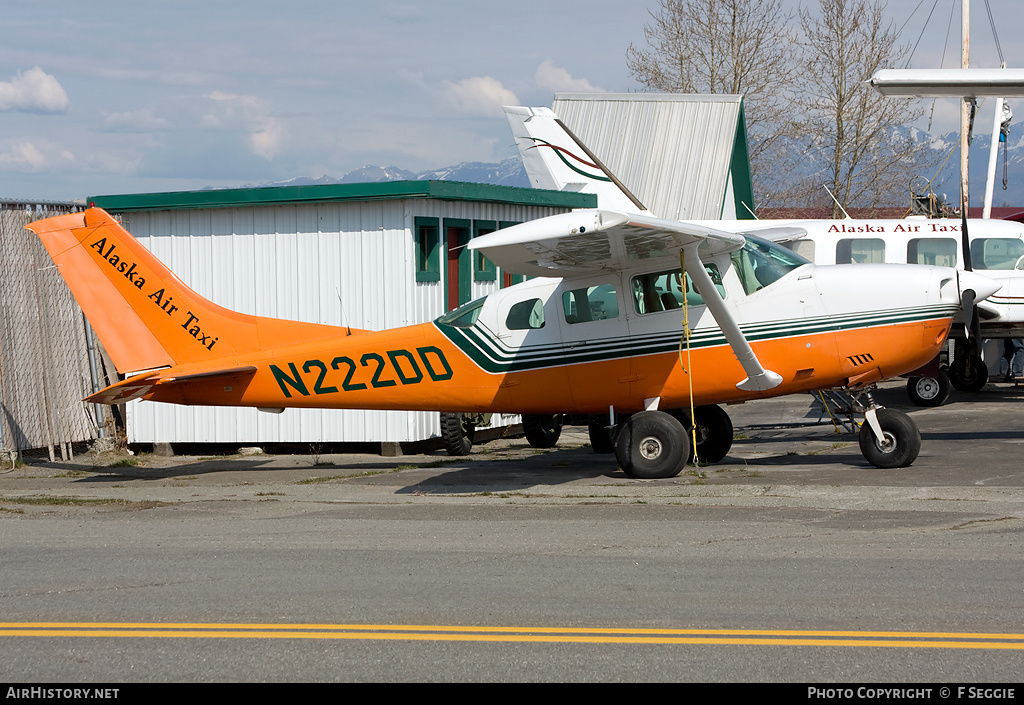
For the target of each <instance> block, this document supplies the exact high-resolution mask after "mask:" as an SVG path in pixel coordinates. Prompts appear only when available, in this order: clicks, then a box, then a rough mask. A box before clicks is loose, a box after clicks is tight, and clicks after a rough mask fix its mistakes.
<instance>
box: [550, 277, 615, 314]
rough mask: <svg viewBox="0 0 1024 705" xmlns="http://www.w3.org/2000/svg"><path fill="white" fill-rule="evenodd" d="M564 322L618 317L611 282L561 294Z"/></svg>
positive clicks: (613, 288) (613, 287)
mask: <svg viewBox="0 0 1024 705" xmlns="http://www.w3.org/2000/svg"><path fill="white" fill-rule="evenodd" d="M562 310H563V311H564V312H565V322H566V323H586V322H588V321H600V320H605V319H609V318H618V317H619V301H618V298H617V295H616V292H615V286H614V285H613V284H600V285H598V286H590V287H586V286H585V287H583V288H581V289H573V290H572V291H567V292H565V293H564V294H562Z"/></svg>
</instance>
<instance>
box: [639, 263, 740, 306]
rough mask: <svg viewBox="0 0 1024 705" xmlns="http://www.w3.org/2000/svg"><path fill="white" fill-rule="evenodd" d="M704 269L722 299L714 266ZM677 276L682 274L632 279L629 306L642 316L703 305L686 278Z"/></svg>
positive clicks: (644, 276)
mask: <svg viewBox="0 0 1024 705" xmlns="http://www.w3.org/2000/svg"><path fill="white" fill-rule="evenodd" d="M705 270H706V271H707V273H708V276H709V277H711V281H713V282H714V283H715V287H716V288H717V289H718V293H720V294H721V295H722V297H723V298H725V287H724V286H722V275H721V273H720V272H719V271H718V265H716V264H713V263H712V264H709V265H707V266H706V267H705ZM681 274H682V271H681V270H679V269H670V270H668V271H664V272H652V273H651V274H641V275H639V276H636V277H633V280H632V288H633V307H634V308H635V309H636V312H637V313H640V314H644V313H656V312H658V311H671V310H673V309H677V308H682V306H683V303H684V302H685V303H686V305H687V306H703V305H704V297H703V296H701V295H700V294H699V293H698V292H697V289H696V287H695V286H694V284H693V281H692V280H691V279H690V275H689V274H687V275H686V277H685V279H684V278H683V277H682V276H681Z"/></svg>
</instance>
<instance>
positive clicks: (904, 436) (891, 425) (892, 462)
mask: <svg viewBox="0 0 1024 705" xmlns="http://www.w3.org/2000/svg"><path fill="white" fill-rule="evenodd" d="M875 414H876V417H877V419H878V425H879V426H880V427H881V429H882V438H883V440H882V441H879V440H878V438H877V437H876V436H875V432H874V431H873V430H872V429H871V425H870V424H869V423H868V422H867V421H866V420H865V421H864V423H863V424H862V425H861V427H860V452H861V453H863V454H864V458H865V459H866V460H867V461H868V462H869V463H871V464H872V465H874V466H875V467H876V468H883V469H885V468H905V467H907V466H908V465H910V464H911V463H913V462H914V461H915V460H916V459H917V454H918V453H920V452H921V432H920V431H919V430H918V429H917V424H915V423H914V421H913V420H912V419H911V418H910V417H909V416H907V415H906V414H904V413H903V412H902V411H893V410H892V409H877V410H876V411H875Z"/></svg>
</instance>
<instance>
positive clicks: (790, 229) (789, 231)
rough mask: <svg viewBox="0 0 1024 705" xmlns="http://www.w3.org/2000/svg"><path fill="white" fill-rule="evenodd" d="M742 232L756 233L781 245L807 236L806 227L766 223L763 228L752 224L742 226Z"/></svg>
mask: <svg viewBox="0 0 1024 705" xmlns="http://www.w3.org/2000/svg"><path fill="white" fill-rule="evenodd" d="M743 234H744V235H756V236H757V237H760V238H764V239H765V240H771V241H772V242H777V243H779V244H780V245H781V244H784V243H787V242H793V241H794V240H799V239H801V238H804V237H807V228H801V227H799V226H797V225H768V226H765V227H763V228H759V227H757V226H756V225H754V226H751V227H749V228H744V230H743Z"/></svg>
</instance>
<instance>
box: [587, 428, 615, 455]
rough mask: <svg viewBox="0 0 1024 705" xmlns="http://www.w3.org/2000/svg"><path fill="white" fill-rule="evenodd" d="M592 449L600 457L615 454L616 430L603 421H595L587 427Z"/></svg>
mask: <svg viewBox="0 0 1024 705" xmlns="http://www.w3.org/2000/svg"><path fill="white" fill-rule="evenodd" d="M587 433H589V434H590V447H591V448H593V449H594V452H595V453H597V454H599V455H608V454H610V453H614V452H615V428H608V427H607V426H606V425H605V423H604V421H603V420H602V419H595V420H593V421H591V422H590V423H589V424H588V425H587Z"/></svg>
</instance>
